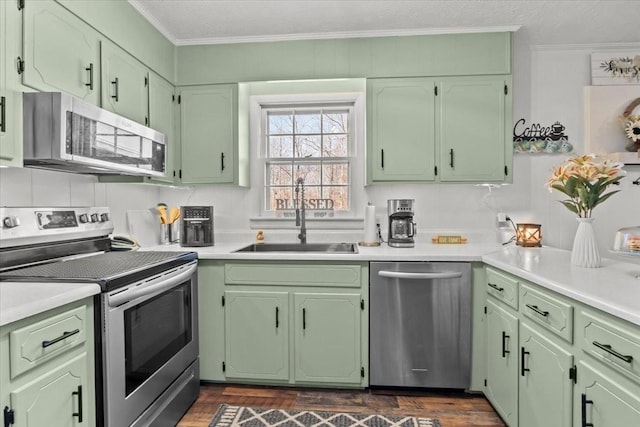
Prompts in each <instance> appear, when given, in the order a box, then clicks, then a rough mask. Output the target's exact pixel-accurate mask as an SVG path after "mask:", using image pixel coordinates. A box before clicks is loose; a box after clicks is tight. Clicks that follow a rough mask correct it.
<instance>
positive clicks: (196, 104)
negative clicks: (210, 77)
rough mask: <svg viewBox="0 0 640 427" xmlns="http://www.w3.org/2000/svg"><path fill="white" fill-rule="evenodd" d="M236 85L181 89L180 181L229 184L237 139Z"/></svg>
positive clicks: (232, 173)
mask: <svg viewBox="0 0 640 427" xmlns="http://www.w3.org/2000/svg"><path fill="white" fill-rule="evenodd" d="M237 99H238V87H237V85H235V84H230V85H212V86H200V87H194V88H189V89H183V90H181V92H180V100H179V102H180V107H181V108H180V127H181V138H180V142H181V174H180V175H181V181H182V183H183V184H216V183H232V182H233V180H234V167H235V165H234V161H235V155H234V147H235V146H236V143H237V138H238V125H237V122H238V120H237Z"/></svg>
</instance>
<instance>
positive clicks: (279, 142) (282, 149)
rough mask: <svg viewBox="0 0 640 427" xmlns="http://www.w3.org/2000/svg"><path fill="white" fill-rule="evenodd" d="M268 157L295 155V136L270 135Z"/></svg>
mask: <svg viewBox="0 0 640 427" xmlns="http://www.w3.org/2000/svg"><path fill="white" fill-rule="evenodd" d="M268 149H269V151H268V153H267V156H268V157H293V138H292V137H290V136H270V137H269V148H268Z"/></svg>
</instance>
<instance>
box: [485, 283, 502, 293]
mask: <svg viewBox="0 0 640 427" xmlns="http://www.w3.org/2000/svg"><path fill="white" fill-rule="evenodd" d="M487 285H489V287H491V288H493V289H495V290H496V291H498V292H502V291H504V288H501V287H500V286H498V285H496V284H495V283H487Z"/></svg>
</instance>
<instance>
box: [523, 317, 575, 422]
mask: <svg viewBox="0 0 640 427" xmlns="http://www.w3.org/2000/svg"><path fill="white" fill-rule="evenodd" d="M520 357H521V361H520V364H521V366H520V408H519V410H520V414H519V424H518V425H519V426H520V427H529V426H537V427H548V426H570V425H571V419H572V396H573V380H571V379H570V378H569V369H571V367H572V365H573V356H572V355H571V354H570V353H568V352H567V351H565V350H564V349H562V348H561V347H560V346H558V345H556V344H555V343H553V342H552V341H550V340H548V339H547V338H545V337H544V336H542V335H541V334H539V333H537V332H535V331H534V330H533V329H531V328H530V327H529V326H528V325H526V324H525V323H522V324H521V328H520Z"/></svg>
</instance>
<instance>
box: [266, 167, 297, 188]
mask: <svg viewBox="0 0 640 427" xmlns="http://www.w3.org/2000/svg"><path fill="white" fill-rule="evenodd" d="M268 167H269V169H268V170H269V185H291V184H292V183H293V178H292V176H293V165H291V164H290V163H289V164H269V166H268Z"/></svg>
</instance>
